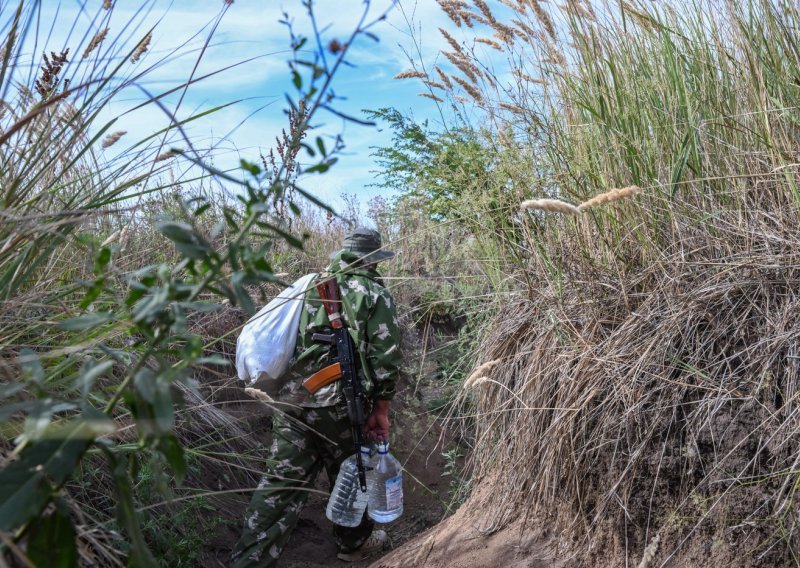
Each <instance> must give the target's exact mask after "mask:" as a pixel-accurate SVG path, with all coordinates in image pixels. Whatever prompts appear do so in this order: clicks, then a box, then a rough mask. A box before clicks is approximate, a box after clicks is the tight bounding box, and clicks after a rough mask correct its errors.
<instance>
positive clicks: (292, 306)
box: [236, 274, 317, 392]
mask: <svg viewBox="0 0 800 568" xmlns="http://www.w3.org/2000/svg"><path fill="white" fill-rule="evenodd" d="M316 276H317V275H316V274H307V275H306V276H303V277H302V278H300V279H299V280H297V281H296V282H295V283H294V284H292V285H291V286H289V287H288V288H286V289H285V290H284V291H283V292H281V293H280V294H278V295H277V296H276V297H275V299H274V300H272V301H271V302H270V303H269V304H267V305H266V306H264V307H263V308H261V310H260V311H259V312H258V313H257V314H256V315H254V316H253V317H252V318H250V321H248V322H247V323H246V324H245V326H244V327H243V328H242V333H241V334H240V335H239V339H238V340H237V341H236V372H237V374H238V375H239V379H240V380H242V381H244V382H245V383H246V384H247V386H252V385H254V384H255V383H256V381H258V382H259V385H263V384H269V385H270V387H273V388H274V389H275V391H273V392H276V391H277V389H278V385H277V384H270V383H276V382H277V381H278V380H279V379H280V378H281V377H282V375H283V374H284V373H286V370H287V369H288V368H289V361H290V360H291V358H292V355H294V349H295V346H296V345H297V330H298V327H299V326H300V312H301V311H302V310H303V301H304V299H305V295H306V289H307V288H308V287H309V286H310V285H311V282H312V281H313V280H314V278H315V277H316ZM273 388H270V389H269V390H270V391H272V390H273Z"/></svg>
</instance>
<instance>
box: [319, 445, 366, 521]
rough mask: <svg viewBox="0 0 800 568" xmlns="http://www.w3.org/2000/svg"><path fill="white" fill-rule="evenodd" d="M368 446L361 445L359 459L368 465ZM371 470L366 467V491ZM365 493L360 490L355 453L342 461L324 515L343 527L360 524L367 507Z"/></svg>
mask: <svg viewBox="0 0 800 568" xmlns="http://www.w3.org/2000/svg"><path fill="white" fill-rule="evenodd" d="M369 453H370V452H369V448H365V447H363V446H362V447H361V459H362V460H363V461H364V466H366V467H367V468H369V467H370V457H369ZM371 473H372V472H371V471H370V470H369V469H367V491H369V486H370V482H371V479H370V478H371V477H372V475H371ZM367 501H368V499H367V493H364V492H363V491H361V484H360V483H359V481H358V465H357V463H356V455H355V454H353V455H352V456H350V457H349V458H347V459H346V460H344V461H343V462H342V465H341V467H340V468H339V475H337V476H336V483H335V484H334V485H333V491H331V497H330V499H328V507H327V509H326V510H325V516H327V517H328V519H330V520H331V521H333V522H334V523H335V524H337V525H341V526H343V527H357V526H358V525H360V524H361V519H362V518H363V517H364V511H365V510H366V508H367Z"/></svg>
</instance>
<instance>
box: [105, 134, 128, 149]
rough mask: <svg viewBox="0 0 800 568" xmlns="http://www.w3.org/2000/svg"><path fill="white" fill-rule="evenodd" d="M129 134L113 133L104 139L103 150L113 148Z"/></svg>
mask: <svg viewBox="0 0 800 568" xmlns="http://www.w3.org/2000/svg"><path fill="white" fill-rule="evenodd" d="M127 133H128V131H127V130H117V131H116V132H112V133H111V134H109V135H108V136H106V137H105V138H103V142H102V143H101V146H102V147H103V148H111V146H113V145H114V144H116V143H117V142H119V139H120V138H122V137H123V136H125V135H126V134H127Z"/></svg>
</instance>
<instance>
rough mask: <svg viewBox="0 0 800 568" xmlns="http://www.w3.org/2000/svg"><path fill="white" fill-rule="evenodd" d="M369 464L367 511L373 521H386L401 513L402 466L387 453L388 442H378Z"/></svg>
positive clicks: (395, 517)
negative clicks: (370, 467)
mask: <svg viewBox="0 0 800 568" xmlns="http://www.w3.org/2000/svg"><path fill="white" fill-rule="evenodd" d="M371 465H372V467H373V471H372V479H371V480H370V483H368V484H367V493H368V495H369V499H368V505H369V506H368V508H367V512H368V514H369V516H370V517H371V518H372V519H373V520H374V521H377V522H379V523H388V522H390V521H393V520H395V519H397V518H398V517H399V516H400V515H402V514H403V466H402V465H400V462H399V461H397V459H395V457H394V456H393V455H392V454H390V453H389V443H388V442H387V443H384V444H378V454H377V455H376V456H375V457H374V458H373V460H372V463H371Z"/></svg>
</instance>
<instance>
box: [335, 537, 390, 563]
mask: <svg viewBox="0 0 800 568" xmlns="http://www.w3.org/2000/svg"><path fill="white" fill-rule="evenodd" d="M388 540H389V537H388V536H387V535H386V531H382V530H374V531H372V534H371V535H369V538H367V540H365V541H364V544H362V545H361V546H359V547H358V548H356V549H355V550H353V551H351V552H340V553H339V554H337V555H336V557H337V558H338V559H339V560H343V561H344V562H358V561H359V560H363V559H364V558H369V557H370V556H373V555H375V554H377V553H379V552H381V551H382V550H383V547H384V546H385V545H386V542H387V541H388Z"/></svg>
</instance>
